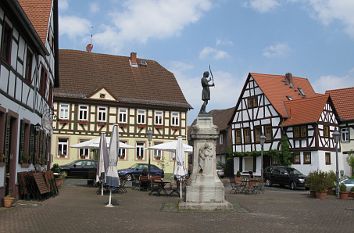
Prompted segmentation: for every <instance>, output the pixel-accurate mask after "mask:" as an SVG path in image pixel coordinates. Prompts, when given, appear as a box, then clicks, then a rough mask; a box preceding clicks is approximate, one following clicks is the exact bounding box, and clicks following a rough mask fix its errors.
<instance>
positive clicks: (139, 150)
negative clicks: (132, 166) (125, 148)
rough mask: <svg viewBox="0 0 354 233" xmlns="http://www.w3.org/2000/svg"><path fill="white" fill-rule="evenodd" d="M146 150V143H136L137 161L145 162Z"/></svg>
mask: <svg viewBox="0 0 354 233" xmlns="http://www.w3.org/2000/svg"><path fill="white" fill-rule="evenodd" d="M144 150H145V142H136V159H137V160H143V159H144V156H145V154H144V152H145V151H144Z"/></svg>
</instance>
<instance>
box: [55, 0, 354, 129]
mask: <svg viewBox="0 0 354 233" xmlns="http://www.w3.org/2000/svg"><path fill="white" fill-rule="evenodd" d="M353 12H354V0H59V48H66V49H77V50H85V47H86V45H87V44H88V43H90V41H91V35H92V42H93V45H94V48H93V52H96V53H106V54H113V55H121V56H129V55H130V53H131V52H136V53H137V56H138V58H144V59H152V60H155V61H157V62H159V63H160V64H161V65H162V66H164V67H165V68H167V69H168V70H169V71H171V72H173V73H174V75H175V77H176V79H177V82H178V84H179V85H180V87H181V89H182V91H183V93H184V95H185V97H186V99H187V101H188V102H189V103H190V104H191V105H192V107H193V108H194V109H192V110H191V111H189V113H188V124H190V123H191V122H192V121H193V120H194V119H195V118H196V116H197V114H198V112H199V109H200V106H201V105H202V100H201V91H202V87H201V84H200V79H201V77H202V75H203V72H204V71H207V70H208V69H209V65H210V67H211V70H212V73H213V76H214V80H215V87H212V88H211V100H210V102H209V104H208V105H207V111H210V110H213V109H226V108H231V107H234V106H235V105H236V102H237V99H238V97H239V95H240V91H241V90H242V87H243V85H244V83H245V80H246V78H247V75H248V73H250V72H256V73H266V74H280V75H283V74H285V73H287V72H290V73H292V74H293V75H294V76H299V77H304V78H307V79H309V81H310V82H311V84H312V86H313V88H314V89H315V91H317V92H319V93H324V92H325V91H326V90H329V89H336V88H344V87H354V13H353Z"/></svg>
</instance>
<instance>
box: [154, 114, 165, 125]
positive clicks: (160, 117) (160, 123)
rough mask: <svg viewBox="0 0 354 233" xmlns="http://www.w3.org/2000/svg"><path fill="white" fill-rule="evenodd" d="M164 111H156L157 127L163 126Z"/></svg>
mask: <svg viewBox="0 0 354 233" xmlns="http://www.w3.org/2000/svg"><path fill="white" fill-rule="evenodd" d="M162 122H163V111H155V125H162Z"/></svg>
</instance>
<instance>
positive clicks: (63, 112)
mask: <svg viewBox="0 0 354 233" xmlns="http://www.w3.org/2000/svg"><path fill="white" fill-rule="evenodd" d="M69 107H70V105H69V104H64V103H60V104H59V119H60V120H68V119H69Z"/></svg>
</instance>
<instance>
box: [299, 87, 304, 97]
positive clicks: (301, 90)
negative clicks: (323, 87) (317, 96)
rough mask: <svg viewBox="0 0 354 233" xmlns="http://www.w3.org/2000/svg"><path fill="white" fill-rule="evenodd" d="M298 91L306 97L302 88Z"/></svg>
mask: <svg viewBox="0 0 354 233" xmlns="http://www.w3.org/2000/svg"><path fill="white" fill-rule="evenodd" d="M297 90H298V91H299V93H300V95H301V96H305V92H304V90H303V89H302V88H301V87H298V88H297Z"/></svg>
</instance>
